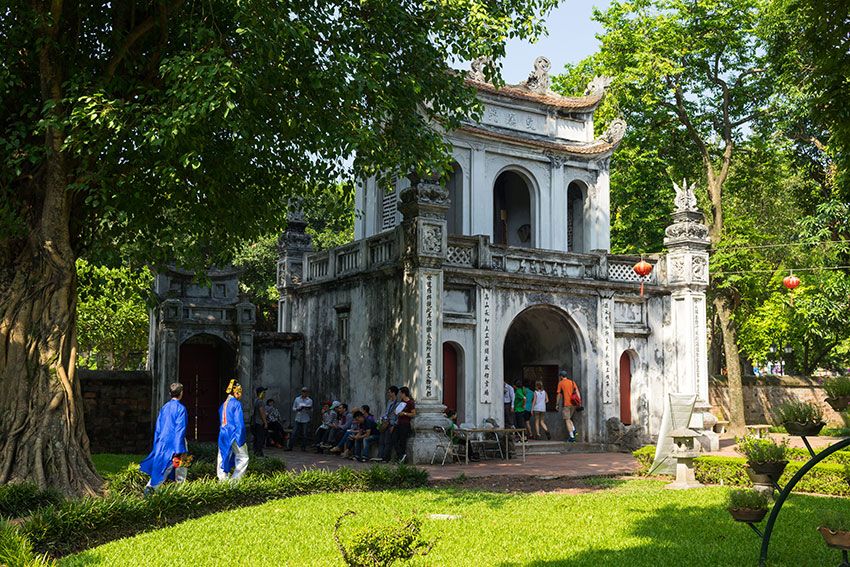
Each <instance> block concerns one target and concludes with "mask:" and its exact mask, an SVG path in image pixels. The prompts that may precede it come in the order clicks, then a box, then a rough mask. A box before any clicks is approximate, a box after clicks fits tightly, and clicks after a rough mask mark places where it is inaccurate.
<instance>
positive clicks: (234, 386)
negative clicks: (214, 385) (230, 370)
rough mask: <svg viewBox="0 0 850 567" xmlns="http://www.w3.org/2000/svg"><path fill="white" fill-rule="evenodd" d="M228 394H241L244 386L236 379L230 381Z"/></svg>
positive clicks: (226, 391)
mask: <svg viewBox="0 0 850 567" xmlns="http://www.w3.org/2000/svg"><path fill="white" fill-rule="evenodd" d="M225 393H227V394H231V395H233V394H241V393H242V385H241V384H240V383H239V382H237V381H236V378H234V379H233V380H231V381H230V384H228V385H227V390H225Z"/></svg>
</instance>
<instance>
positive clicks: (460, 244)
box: [446, 236, 482, 268]
mask: <svg viewBox="0 0 850 567" xmlns="http://www.w3.org/2000/svg"><path fill="white" fill-rule="evenodd" d="M480 245H481V242H480V241H479V239H478V238H475V237H474V236H473V237H467V236H450V237H449V245H448V248H447V249H446V265H448V266H456V267H458V268H475V267H478V266H479V265H480V262H479V261H478V260H479V258H481V256H482V254H481V253H480V252H481V251H480V250H479V246H480Z"/></svg>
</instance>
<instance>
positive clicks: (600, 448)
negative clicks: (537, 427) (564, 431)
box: [520, 440, 616, 455]
mask: <svg viewBox="0 0 850 567" xmlns="http://www.w3.org/2000/svg"><path fill="white" fill-rule="evenodd" d="M520 450H521V449H520ZM608 450H610V447H607V446H606V445H604V444H602V443H579V442H577V443H567V442H566V441H554V440H553V441H529V442H528V446H527V447H526V454H527V455H563V454H566V453H604V452H606V451H608ZM615 450H616V449H615Z"/></svg>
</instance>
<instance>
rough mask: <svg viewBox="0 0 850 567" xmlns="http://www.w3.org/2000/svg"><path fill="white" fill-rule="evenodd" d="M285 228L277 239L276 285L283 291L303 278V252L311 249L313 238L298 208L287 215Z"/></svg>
mask: <svg viewBox="0 0 850 567" xmlns="http://www.w3.org/2000/svg"><path fill="white" fill-rule="evenodd" d="M287 217H288V219H287V224H286V230H284V231H283V233H282V234H281V235H280V238H278V240H277V250H278V253H279V254H280V260H279V261H278V270H277V271H278V274H277V287H278V289H279V290H281V293H283V290H284V289H285V288H287V287H292V286H297V285H300V284H301V282H302V281H303V279H304V254H305V253H307V252H310V251H312V250H313V239H312V237H311V236H310V235H309V234H307V221H305V220H304V214H303V213H302V212H301V210H300V209H298V208H295V209H293V210H292V211H290V212H289V214H288V215H287Z"/></svg>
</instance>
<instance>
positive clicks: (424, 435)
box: [398, 176, 449, 463]
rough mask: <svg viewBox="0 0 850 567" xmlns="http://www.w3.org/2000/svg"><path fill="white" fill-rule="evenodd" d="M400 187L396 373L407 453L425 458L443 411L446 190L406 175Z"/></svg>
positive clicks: (434, 440) (442, 421)
mask: <svg viewBox="0 0 850 567" xmlns="http://www.w3.org/2000/svg"><path fill="white" fill-rule="evenodd" d="M410 180H411V185H410V187H408V188H406V189H404V190H403V191H402V193H401V200H400V202H399V205H398V207H399V210H400V211H401V213H402V215H403V219H404V220H403V221H402V230H401V235H402V236H401V238H402V247H401V250H402V264H403V266H404V279H403V281H404V290H403V304H402V328H403V344H402V366H401V370H402V375H403V377H404V380H405V383H406V384H408V386H409V387H410V390H411V393H412V395H413V398H414V399H415V400H416V418H415V419H414V420H413V427H414V429H415V430H416V434H415V436H414V437H413V438H412V439H411V442H410V443H411V446H410V447H409V453H410V455H411V457H412V460H413V462H415V463H424V462H430V459H431V455H432V453H433V451H434V446H435V444H436V443H437V441H438V437H437V434H436V433H434V426H435V425H442V426H447V425H448V423H449V422H448V420H447V419H446V418H445V416H444V415H443V412H444V411H445V409H446V408H445V406H444V405H443V404H442V398H443V381H442V374H443V341H442V327H443V309H442V304H443V270H442V265H443V262H444V261H445V258H446V247H447V236H446V211H447V210H448V196H449V194H448V191H446V189H445V188H444V187H441V186H440V185H438V184H437V183H436V181H434V180H433V179H422V178H419V177H417V176H411V179H410Z"/></svg>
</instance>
